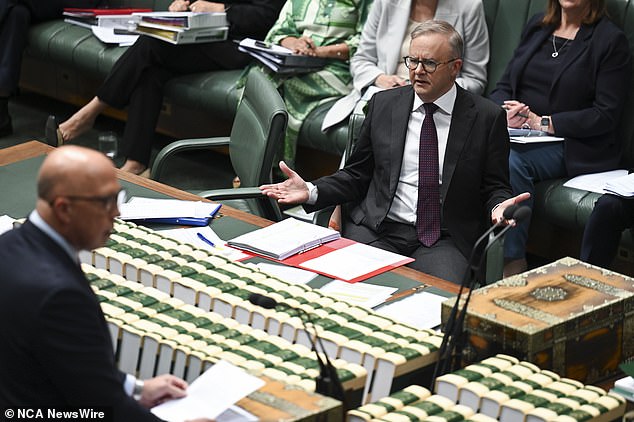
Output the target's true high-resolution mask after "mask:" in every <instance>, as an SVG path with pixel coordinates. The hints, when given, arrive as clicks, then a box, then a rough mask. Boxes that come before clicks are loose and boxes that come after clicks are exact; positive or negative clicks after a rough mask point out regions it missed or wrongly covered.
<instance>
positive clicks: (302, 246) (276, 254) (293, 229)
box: [227, 218, 341, 260]
mask: <svg viewBox="0 0 634 422" xmlns="http://www.w3.org/2000/svg"><path fill="white" fill-rule="evenodd" d="M340 237H341V235H340V234H339V232H338V231H335V230H332V229H329V228H326V227H322V226H317V225H315V224H311V223H307V222H305V221H300V220H297V219H295V218H287V219H286V220H282V221H280V222H279V223H275V224H271V225H270V226H268V227H264V228H261V229H258V230H254V231H252V232H249V233H246V234H243V235H241V236H238V237H235V238H233V239H231V240H229V241H228V242H227V244H228V245H229V246H233V247H235V248H238V249H242V250H245V251H247V252H253V253H256V254H258V255H262V256H265V257H267V258H273V259H277V260H284V259H286V258H288V257H289V256H292V255H295V254H298V253H300V252H301V253H303V252H306V251H308V250H310V249H314V248H316V247H318V246H321V245H323V244H324V243H328V242H331V241H333V240H336V239H339V238H340Z"/></svg>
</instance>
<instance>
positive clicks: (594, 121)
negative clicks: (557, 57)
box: [491, 14, 632, 176]
mask: <svg viewBox="0 0 634 422" xmlns="http://www.w3.org/2000/svg"><path fill="white" fill-rule="evenodd" d="M542 18H543V14H538V15H535V16H533V17H532V18H531V20H530V21H529V22H528V24H527V25H526V28H525V29H524V32H523V34H522V39H521V41H520V44H519V46H518V47H517V49H516V50H515V53H514V55H513V58H512V59H511V61H510V62H509V64H508V66H507V68H506V71H505V72H504V75H503V76H502V78H501V79H500V81H499V82H498V84H497V86H496V88H495V90H494V91H493V92H492V93H491V99H492V100H493V101H495V102H496V103H498V104H501V103H502V102H503V101H504V100H520V101H521V98H517V87H518V84H519V81H520V80H521V78H522V75H523V70H524V69H525V68H526V66H527V63H528V61H529V59H530V58H531V56H532V55H533V54H534V53H535V52H536V51H537V50H538V49H539V48H540V46H541V45H542V44H543V43H544V41H546V40H547V39H548V38H549V37H551V36H552V33H553V31H554V28H553V27H552V26H542V25H541V20H542ZM561 59H562V60H561V66H560V68H559V69H558V71H557V72H556V73H555V74H554V75H553V81H552V85H551V87H550V90H549V91H548V92H546V93H544V95H547V96H548V100H549V102H550V104H551V107H552V111H553V112H552V116H551V118H552V122H553V126H554V127H555V129H556V131H557V133H556V135H558V136H562V137H563V138H564V139H565V141H564V142H565V143H564V146H565V148H564V153H565V161H566V167H567V169H568V173H569V175H571V176H575V175H578V174H582V173H592V172H600V171H605V170H610V169H614V168H616V167H617V166H618V165H619V160H620V139H617V138H616V130H617V126H618V123H619V120H620V118H621V114H622V110H623V104H624V102H625V98H626V96H627V93H628V92H629V91H628V88H629V83H630V79H631V72H632V70H631V54H630V50H629V46H628V42H627V39H626V37H625V34H624V33H623V32H622V31H621V30H620V29H618V28H617V27H616V26H615V25H614V24H613V23H612V22H610V21H609V20H608V19H607V18H605V17H604V18H602V19H601V20H599V21H598V22H597V23H596V24H594V25H582V26H581V28H579V32H578V33H577V36H576V37H575V40H574V42H572V43H570V45H569V46H568V51H567V52H566V54H565V55H563V56H562V57H561ZM528 106H530V104H528Z"/></svg>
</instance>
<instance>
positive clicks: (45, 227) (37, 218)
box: [29, 210, 79, 261]
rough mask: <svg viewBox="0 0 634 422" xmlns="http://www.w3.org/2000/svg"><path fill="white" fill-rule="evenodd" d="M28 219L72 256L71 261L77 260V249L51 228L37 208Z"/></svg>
mask: <svg viewBox="0 0 634 422" xmlns="http://www.w3.org/2000/svg"><path fill="white" fill-rule="evenodd" d="M29 221H30V222H31V223H33V225H34V226H35V227H37V228H38V229H40V230H42V231H43V232H44V233H45V234H46V235H48V237H50V238H51V239H53V241H54V242H55V243H57V244H58V245H59V246H60V247H61V248H62V249H63V250H64V251H66V253H67V254H68V255H69V256H70V257H71V258H72V260H73V261H77V257H78V256H79V251H77V249H75V248H74V247H73V246H72V245H71V244H70V243H68V241H67V240H66V239H64V237H63V236H62V235H61V234H59V233H57V232H56V231H55V229H54V228H52V227H51V226H50V225H49V224H48V223H47V222H46V221H44V219H43V218H42V216H41V215H40V214H39V213H38V212H37V210H33V211H32V212H31V214H30V215H29Z"/></svg>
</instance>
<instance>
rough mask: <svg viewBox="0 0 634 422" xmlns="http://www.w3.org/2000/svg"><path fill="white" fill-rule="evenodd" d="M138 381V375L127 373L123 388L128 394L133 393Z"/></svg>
mask: <svg viewBox="0 0 634 422" xmlns="http://www.w3.org/2000/svg"><path fill="white" fill-rule="evenodd" d="M135 382H136V377H135V376H134V375H130V374H126V375H125V380H124V381H123V389H124V390H125V393H126V394H127V395H128V396H131V395H132V392H133V391H134V383H135Z"/></svg>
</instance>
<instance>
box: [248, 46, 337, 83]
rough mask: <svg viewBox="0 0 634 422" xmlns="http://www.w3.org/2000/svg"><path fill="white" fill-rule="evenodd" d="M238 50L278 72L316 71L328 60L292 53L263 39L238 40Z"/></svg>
mask: <svg viewBox="0 0 634 422" xmlns="http://www.w3.org/2000/svg"><path fill="white" fill-rule="evenodd" d="M238 48H239V50H240V51H243V52H245V53H248V54H250V55H251V56H252V57H253V58H255V59H257V60H259V61H260V62H261V63H262V64H264V65H265V66H267V67H268V68H269V69H271V70H272V71H273V72H275V73H278V74H283V75H285V74H297V73H308V72H314V71H317V70H319V69H321V68H323V67H324V66H326V64H328V62H329V60H328V59H325V58H323V57H314V56H306V55H302V54H294V53H293V52H292V51H291V50H289V49H288V48H285V47H282V46H281V45H275V44H271V43H268V42H264V41H259V40H254V39H252V38H245V39H243V40H242V41H240V47H238Z"/></svg>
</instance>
